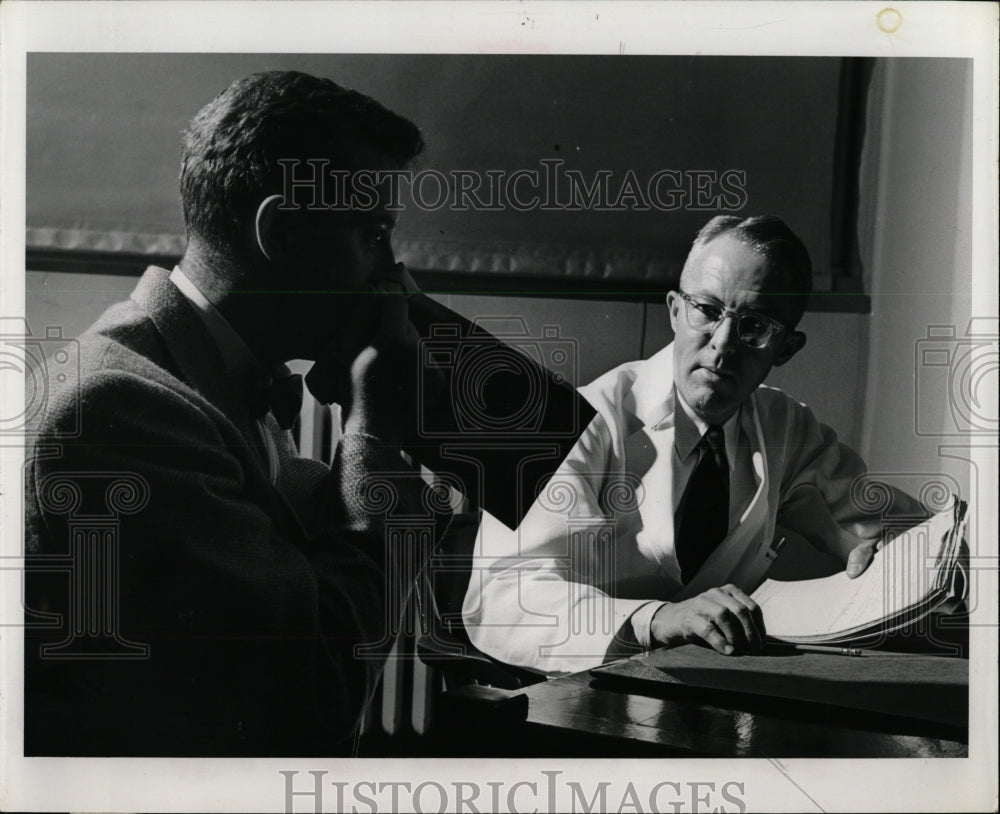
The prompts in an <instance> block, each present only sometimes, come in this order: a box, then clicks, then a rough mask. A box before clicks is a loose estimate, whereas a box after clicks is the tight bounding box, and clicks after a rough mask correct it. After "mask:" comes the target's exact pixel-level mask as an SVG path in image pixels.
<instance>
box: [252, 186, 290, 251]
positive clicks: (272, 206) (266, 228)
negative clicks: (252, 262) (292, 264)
mask: <svg viewBox="0 0 1000 814" xmlns="http://www.w3.org/2000/svg"><path fill="white" fill-rule="evenodd" d="M284 200H285V198H284V196H283V195H270V196H268V197H267V198H265V199H264V200H263V201H261V202H260V206H258V207H257V216H256V218H255V219H254V234H255V236H256V238H257V248H259V249H260V252H261V254H263V255H264V257H266V258H267V259H268V260H271V261H275V260H280V259H281V258H282V257H283V256H284V254H285V252H286V251H287V240H286V236H285V233H284V230H283V229H282V228H281V221H282V219H281V214H282V213H281V210H280V208H279V207H280V206H281V204H282V202H283V201H284Z"/></svg>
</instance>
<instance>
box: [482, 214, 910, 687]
mask: <svg viewBox="0 0 1000 814" xmlns="http://www.w3.org/2000/svg"><path fill="white" fill-rule="evenodd" d="M811 276H812V272H811V264H810V260H809V255H808V252H807V250H806V249H805V246H804V245H803V244H802V242H801V241H800V240H799V239H798V238H797V237H796V236H795V235H794V233H793V232H792V231H791V230H790V229H789V228H788V227H787V226H786V225H785V224H784V223H783V222H782V221H781V220H780V219H779V218H777V217H774V216H763V217H755V218H749V219H747V220H741V219H740V218H737V217H717V218H714V219H713V220H711V221H710V222H709V223H708V224H707V225H706V226H705V227H704V228H703V229H702V230H701V232H700V233H699V235H698V237H697V239H696V240H695V242H694V246H693V247H692V250H691V253H690V254H689V256H688V259H687V261H686V263H685V265H684V269H683V272H682V274H681V279H680V290H679V291H674V292H670V294H669V295H668V297H667V304H668V306H669V311H670V321H671V326H672V328H673V331H674V334H675V336H674V341H673V342H672V343H671V344H670V345H668V346H667V347H666V348H664V349H663V350H662V351H660V352H659V353H657V354H656V355H655V356H653V357H652V358H650V359H648V360H644V361H637V362H629V363H626V364H624V365H621V366H620V367H617V368H615V369H614V370H612V371H610V372H608V373H606V374H604V375H603V376H601V377H599V378H598V379H597V380H596V381H594V382H592V383H591V384H589V385H587V386H585V387H583V388H581V392H582V393H583V395H585V396H586V397H587V399H588V400H589V401H590V402H591V404H592V405H593V406H594V407H595V409H596V410H597V412H598V415H597V417H595V418H594V420H593V421H592V423H591V424H590V426H589V427H588V429H587V431H586V432H585V433H584V434H583V436H582V437H581V439H580V441H579V442H578V443H577V445H576V446H575V447H574V449H573V450H572V452H571V453H570V454H569V456H568V457H567V458H566V460H565V462H564V463H563V465H562V467H561V468H560V470H559V472H558V473H557V475H556V476H555V477H554V478H553V480H552V481H551V482H550V483H549V485H548V486H547V488H546V489H545V490H544V491H543V492H542V494H541V495H540V497H539V499H538V500H537V501H536V503H535V505H534V506H533V507H532V509H531V510H530V512H529V513H528V515H527V516H526V517H525V519H524V521H523V522H522V523H521V525H520V526H519V527H518V528H517V529H516V530H513V531H512V530H510V529H508V528H507V527H506V526H504V525H503V524H501V523H500V522H498V521H497V520H496V519H495V518H493V517H491V516H490V515H485V516H484V518H483V523H482V526H481V528H480V532H479V536H478V538H477V541H476V557H475V560H474V564H473V568H472V575H471V579H470V584H469V588H468V592H467V594H466V598H465V604H464V608H463V615H464V621H465V625H466V629H467V631H468V633H469V636H470V639H471V641H472V643H473V644H474V645H475V646H476V647H478V648H479V649H480V650H482V651H484V652H486V653H488V654H489V655H491V656H493V657H494V658H497V659H499V660H501V661H504V662H507V663H509V664H514V665H517V666H520V667H525V668H528V669H530V670H536V671H538V672H542V673H546V674H549V675H553V674H560V673H567V672H575V671H578V670H583V669H587V668H589V667H593V666H596V665H598V664H600V663H602V662H603V661H606V660H608V659H611V658H616V657H620V656H621V655H624V654H626V653H629V652H635V651H636V650H638V649H644V648H651V647H658V646H663V645H675V644H681V643H686V642H698V643H702V644H705V645H707V646H710V647H712V648H714V649H715V650H717V651H719V652H721V653H726V654H738V653H745V652H757V651H759V650H760V649H761V647H762V646H763V638H764V635H765V629H764V624H763V619H762V618H761V615H760V611H759V608H758V607H757V606H756V603H754V601H753V600H752V599H751V598H750V597H749V596H748V594H750V593H751V592H752V591H753V590H754V588H756V587H757V585H759V584H760V582H761V581H762V579H763V577H764V574H765V572H766V571H767V569H768V567H769V565H770V563H771V561H772V560H773V559H774V556H775V548H774V541H775V540H776V539H779V540H780V539H781V538H782V537H783V536H784V535H785V534H791V533H797V534H800V535H802V536H803V537H805V538H806V539H808V540H809V541H810V542H812V543H813V544H814V545H816V546H817V547H819V548H821V549H822V550H825V551H827V552H829V553H831V554H834V555H835V556H836V557H838V558H839V559H840V561H841V562H843V563H844V564H845V567H846V570H847V574H848V576H851V577H853V576H857V575H858V574H860V573H861V572H862V571H863V570H864V569H865V568H866V567H867V565H868V563H869V562H870V560H871V557H872V555H873V553H874V551H875V547H876V544H877V541H878V540H879V539H880V538H881V536H882V518H883V513H884V512H886V511H888V512H890V513H891V514H892V515H894V516H897V517H898V516H899V515H901V514H902V515H907V516H912V517H914V518H917V519H919V518H922V517H924V516H926V512H925V511H924V509H923V507H921V506H920V505H919V503H917V502H916V501H914V500H913V499H912V498H909V497H908V496H906V495H904V494H902V493H899V492H897V491H895V490H891V489H888V488H886V489H880V491H879V494H884V495H887V496H888V500H886V501H881V502H879V501H872V500H871V499H870V498H871V492H870V491H869V490H870V488H871V484H870V483H869V482H868V481H867V480H866V478H865V467H864V463H863V462H862V460H861V459H860V458H859V457H858V456H857V454H856V453H854V452H853V451H852V450H850V449H849V448H847V447H846V446H844V445H843V444H841V443H840V442H838V440H837V437H836V434H835V433H834V432H833V430H831V429H830V428H829V427H827V426H825V425H823V424H821V423H819V422H818V421H817V420H816V419H815V418H814V417H813V414H812V412H811V411H810V409H809V408H808V407H806V406H805V405H803V404H800V403H798V402H796V401H794V400H793V399H791V398H789V397H788V396H787V395H785V394H784V393H783V392H781V391H780V390H776V389H774V388H770V387H762V386H761V382H763V380H764V378H765V377H766V376H767V374H768V372H769V371H770V370H771V368H772V367H773V366H776V365H783V364H785V363H786V362H788V361H789V360H790V359H791V358H792V357H793V356H794V355H795V354H796V353H797V352H798V351H799V350H800V349H801V348H802V347H803V345H804V344H805V341H806V337H805V334H803V333H802V332H800V331H798V330H796V326H797V325H798V322H799V320H800V318H801V316H802V313H803V311H804V309H805V305H806V301H807V299H808V295H809V292H810V290H811ZM887 504H888V505H887Z"/></svg>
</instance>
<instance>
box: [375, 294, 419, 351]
mask: <svg viewBox="0 0 1000 814" xmlns="http://www.w3.org/2000/svg"><path fill="white" fill-rule="evenodd" d="M378 309H379V325H378V330H377V331H376V332H375V337H374V339H373V341H372V345H374V346H375V347H381V346H385V345H393V344H401V343H404V342H407V341H410V340H412V339H414V337H415V336H416V331H415V330H414V329H413V326H412V325H411V324H410V320H409V306H408V305H407V301H406V297H404V296H402V295H400V294H398V293H397V294H391V295H389V296H386V297H380V298H379V304H378ZM411 334H412V336H411Z"/></svg>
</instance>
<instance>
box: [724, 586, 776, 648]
mask: <svg viewBox="0 0 1000 814" xmlns="http://www.w3.org/2000/svg"><path fill="white" fill-rule="evenodd" d="M721 590H722V591H723V593H724V594H726V595H727V596H728V597H729V598H730V600H731V601H732V602H734V603H736V604H737V605H738V609H737V616H738V617H739V619H740V621H741V622H742V623H743V627H744V629H745V630H746V634H747V641H749V642H750V649H751V651H756V650H760V649H763V647H764V637H765V636H766V631H765V629H764V612H763V611H762V610H761V609H760V605H758V604H757V603H756V602H754V601H753V599H751V598H750V597H749V596H747V595H746V594H745V593H743V591H741V590H740V589H739V588H737V587H736V586H735V585H725V586H723V588H722V589H721Z"/></svg>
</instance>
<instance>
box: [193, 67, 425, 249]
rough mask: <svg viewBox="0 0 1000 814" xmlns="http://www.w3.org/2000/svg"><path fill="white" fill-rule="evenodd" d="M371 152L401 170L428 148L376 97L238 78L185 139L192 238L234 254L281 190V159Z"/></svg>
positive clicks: (303, 79)
mask: <svg viewBox="0 0 1000 814" xmlns="http://www.w3.org/2000/svg"><path fill="white" fill-rule="evenodd" d="M359 144H360V145H364V146H367V147H369V148H371V149H373V150H374V151H376V152H377V153H379V154H381V155H384V156H385V157H386V158H388V159H390V160H391V161H393V162H395V163H396V164H398V165H400V166H401V167H402V166H403V165H405V164H406V163H408V162H409V161H411V160H412V159H413V158H415V157H416V156H417V155H419V154H420V153H421V152H422V151H423V148H424V142H423V138H422V137H421V135H420V130H419V129H418V128H417V126H416V125H415V124H413V122H411V121H409V120H408V119H405V118H403V117H402V116H399V115H397V114H396V113H393V112H392V111H391V110H388V109H387V108H385V107H383V106H382V105H380V104H379V103H378V102H376V101H375V100H374V99H372V98H371V97H369V96H365V95H364V94H362V93H359V92H357V91H354V90H348V89H346V88H343V87H341V86H340V85H338V84H337V83H335V82H333V81H331V80H329V79H323V78H319V77H315V76H311V75H309V74H306V73H302V72H300V71H265V72H262V73H255V74H252V75H250V76H247V77H244V78H242V79H237V80H236V81H235V82H233V83H232V84H231V85H230V86H229V87H228V88H226V89H225V90H224V91H222V93H220V94H219V95H218V96H216V97H215V99H213V100H212V101H211V102H209V103H208V104H207V105H205V107H203V108H202V109H201V110H200V111H198V113H197V114H196V115H195V117H194V118H193V119H192V120H191V123H190V125H188V128H187V130H186V131H185V133H184V139H183V149H182V153H181V174H180V189H181V204H182V207H183V210H184V224H185V227H186V228H187V230H188V234H189V235H191V234H197V235H199V236H200V237H202V238H203V239H205V240H207V241H208V243H209V244H210V245H212V246H213V247H214V248H215V249H217V250H220V251H223V252H226V253H229V252H230V251H231V250H232V248H233V247H234V245H235V244H236V241H237V240H238V235H239V230H240V228H241V225H242V224H245V223H246V218H247V217H248V216H252V215H253V213H254V212H255V211H256V207H257V206H259V204H260V201H261V200H262V199H263V198H264V197H266V196H267V195H272V194H277V193H280V192H281V191H282V179H283V173H282V169H283V168H282V167H281V165H279V164H278V160H279V159H289V158H291V159H300V160H306V159H309V158H328V159H330V161H331V164H332V165H333V166H334V168H338V167H337V166H336V165H337V163H338V162H342V163H346V162H349V161H350V160H351V150H352V148H355V149H356V145H359Z"/></svg>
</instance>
